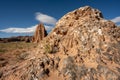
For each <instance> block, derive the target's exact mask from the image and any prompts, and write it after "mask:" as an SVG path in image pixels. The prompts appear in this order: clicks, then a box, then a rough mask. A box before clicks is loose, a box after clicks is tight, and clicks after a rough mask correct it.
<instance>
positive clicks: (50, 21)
mask: <svg viewBox="0 0 120 80" xmlns="http://www.w3.org/2000/svg"><path fill="white" fill-rule="evenodd" d="M35 18H36V20H38V21H40V22H42V23H43V24H45V29H46V30H47V31H50V30H51V29H52V28H53V26H54V25H55V23H56V22H57V20H56V19H55V18H54V17H52V16H49V15H46V14H42V13H40V12H37V13H36V17H35ZM49 25H52V26H49ZM36 27H37V25H34V26H30V27H26V28H20V27H10V28H6V29H2V30H0V32H5V33H34V32H35V29H36Z"/></svg>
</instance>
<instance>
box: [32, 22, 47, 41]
mask: <svg viewBox="0 0 120 80" xmlns="http://www.w3.org/2000/svg"><path fill="white" fill-rule="evenodd" d="M46 36H47V32H46V30H45V27H44V25H43V24H42V23H41V24H39V25H38V26H37V28H36V31H35V33H34V36H33V39H32V42H35V43H38V42H40V41H41V40H43V38H44V37H46Z"/></svg>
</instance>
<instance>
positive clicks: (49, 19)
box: [36, 12, 57, 25]
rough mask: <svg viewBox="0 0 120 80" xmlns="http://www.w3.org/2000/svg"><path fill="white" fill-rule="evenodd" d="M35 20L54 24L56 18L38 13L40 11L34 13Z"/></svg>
mask: <svg viewBox="0 0 120 80" xmlns="http://www.w3.org/2000/svg"><path fill="white" fill-rule="evenodd" d="M36 20H38V21H40V22H42V23H44V24H51V25H55V23H56V22H57V20H56V19H55V18H54V17H52V16H49V15H46V14H43V13H40V12H37V13H36Z"/></svg>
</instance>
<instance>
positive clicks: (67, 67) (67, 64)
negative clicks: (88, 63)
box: [62, 56, 76, 80]
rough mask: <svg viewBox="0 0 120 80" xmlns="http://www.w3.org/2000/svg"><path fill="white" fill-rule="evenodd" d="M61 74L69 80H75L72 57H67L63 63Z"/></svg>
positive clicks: (74, 66)
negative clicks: (67, 76)
mask: <svg viewBox="0 0 120 80" xmlns="http://www.w3.org/2000/svg"><path fill="white" fill-rule="evenodd" d="M63 65H64V67H63V69H62V70H63V74H64V75H69V79H70V80H76V65H75V63H74V60H73V57H71V56H68V57H67V58H66V59H64V61H63Z"/></svg>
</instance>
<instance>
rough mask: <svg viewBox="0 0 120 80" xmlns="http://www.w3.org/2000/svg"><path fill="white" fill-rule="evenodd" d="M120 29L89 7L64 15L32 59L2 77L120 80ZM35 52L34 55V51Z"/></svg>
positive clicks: (30, 57) (34, 79)
mask: <svg viewBox="0 0 120 80" xmlns="http://www.w3.org/2000/svg"><path fill="white" fill-rule="evenodd" d="M119 34H120V28H119V27H117V26H116V25H115V24H114V23H113V22H111V21H108V20H105V19H103V16H102V13H101V12H100V11H99V10H97V9H93V8H91V7H89V6H85V7H81V8H79V9H76V10H74V11H72V12H69V13H67V14H66V15H64V16H63V17H62V18H61V19H60V20H59V21H58V22H57V23H56V27H55V28H54V29H53V30H52V32H51V33H50V34H49V35H48V36H47V37H46V38H44V40H42V41H41V43H40V45H39V46H38V47H37V49H35V50H33V51H34V52H32V53H31V54H30V55H31V56H29V59H27V60H25V61H24V62H21V63H19V64H16V65H14V66H8V67H4V68H2V69H1V70H0V72H1V73H2V75H1V76H0V77H1V79H2V80H7V79H8V78H9V80H13V79H15V80H120V35H119ZM33 53H34V54H33Z"/></svg>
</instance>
